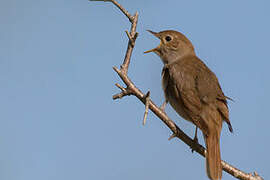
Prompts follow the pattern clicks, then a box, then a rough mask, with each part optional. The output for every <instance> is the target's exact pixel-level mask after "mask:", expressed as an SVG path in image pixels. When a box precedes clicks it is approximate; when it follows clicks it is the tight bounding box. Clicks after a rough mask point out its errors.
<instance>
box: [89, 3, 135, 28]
mask: <svg viewBox="0 0 270 180" xmlns="http://www.w3.org/2000/svg"><path fill="white" fill-rule="evenodd" d="M89 1H104V2H111V3H113V4H114V5H115V6H116V7H118V9H120V11H122V13H123V14H124V15H126V16H127V18H128V19H129V21H130V22H131V23H132V22H133V20H134V17H133V16H132V15H131V14H129V12H128V11H127V10H125V9H124V8H123V7H122V6H121V5H120V4H119V3H118V2H116V1H115V0H89Z"/></svg>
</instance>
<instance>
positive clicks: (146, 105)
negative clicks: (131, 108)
mask: <svg viewBox="0 0 270 180" xmlns="http://www.w3.org/2000/svg"><path fill="white" fill-rule="evenodd" d="M143 98H144V99H145V111H144V115H143V125H145V124H146V118H147V115H148V111H149V102H150V91H148V92H147V93H146V95H145V96H144V97H143Z"/></svg>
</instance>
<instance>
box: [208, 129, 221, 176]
mask: <svg viewBox="0 0 270 180" xmlns="http://www.w3.org/2000/svg"><path fill="white" fill-rule="evenodd" d="M219 136H220V132H215V133H213V132H212V133H209V134H208V135H207V136H204V139H205V144H206V149H207V153H206V172H207V175H208V177H209V178H210V179H212V180H221V178H222V166H221V158H220V146H219Z"/></svg>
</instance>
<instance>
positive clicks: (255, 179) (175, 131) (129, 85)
mask: <svg viewBox="0 0 270 180" xmlns="http://www.w3.org/2000/svg"><path fill="white" fill-rule="evenodd" d="M89 1H104V2H111V3H113V4H114V5H115V6H116V7H118V8H119V9H120V10H121V11H122V13H123V14H124V15H125V16H126V17H127V18H128V19H129V21H130V23H131V29H130V31H129V32H128V31H125V32H126V34H127V37H128V39H129V42H128V46H127V50H126V55H125V58H124V61H123V63H122V65H121V68H120V69H118V68H116V67H113V69H114V71H115V72H116V73H117V74H118V75H119V77H120V78H121V79H122V81H123V82H124V83H125V85H126V88H124V87H123V86H121V85H120V84H118V83H117V84H116V86H117V87H118V88H119V89H120V90H121V92H120V93H119V94H116V95H114V96H113V99H120V98H122V97H124V96H127V95H134V96H136V97H137V98H138V99H139V100H140V101H141V102H142V103H143V104H145V106H146V107H145V113H144V118H143V124H145V122H146V117H147V114H148V109H150V110H151V111H152V112H153V113H154V114H155V115H156V116H157V117H159V119H161V120H162V121H163V123H165V124H166V125H167V126H168V127H169V128H170V129H171V131H172V135H171V136H170V138H169V140H170V139H172V138H175V137H177V138H179V139H180V140H182V141H183V142H184V143H185V144H187V145H188V146H190V147H191V148H192V149H193V150H194V151H196V152H197V153H199V154H200V155H202V156H204V157H205V153H206V151H205V148H204V147H203V146H202V145H200V144H198V143H197V142H196V141H194V140H193V139H191V138H190V137H189V136H188V135H186V134H185V133H184V132H183V131H182V130H181V129H180V128H179V127H178V126H177V125H176V124H175V123H174V121H172V120H171V119H170V118H169V117H168V116H167V115H166V113H165V112H164V111H163V110H162V108H159V107H158V106H157V105H155V104H154V103H153V101H152V100H151V99H150V92H149V91H148V92H147V94H143V93H142V92H141V90H140V89H138V88H137V87H136V86H135V84H134V83H133V82H132V81H131V80H130V78H129V77H128V75H127V72H128V67H129V64H130V58H131V55H132V51H133V48H134V46H135V41H136V38H137V36H138V33H137V32H136V27H137V22H138V13H137V12H136V13H135V15H131V14H130V13H129V12H128V11H127V10H125V9H124V8H123V7H122V6H121V5H120V4H119V3H118V2H116V1H115V0H89ZM222 168H223V170H224V171H225V172H227V173H229V174H231V175H232V176H234V177H235V178H238V179H241V180H263V178H262V177H261V176H259V175H258V174H257V173H256V172H254V174H251V173H245V172H243V171H241V170H239V169H237V168H235V167H233V166H232V165H230V164H228V163H226V162H225V161H222Z"/></svg>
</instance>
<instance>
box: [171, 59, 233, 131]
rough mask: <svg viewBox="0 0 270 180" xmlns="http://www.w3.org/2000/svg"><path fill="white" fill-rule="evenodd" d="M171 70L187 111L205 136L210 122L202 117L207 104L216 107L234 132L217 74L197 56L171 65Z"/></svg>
mask: <svg viewBox="0 0 270 180" xmlns="http://www.w3.org/2000/svg"><path fill="white" fill-rule="evenodd" d="M169 69H170V71H169V72H170V77H171V79H172V81H173V82H174V84H175V86H176V88H177V90H178V92H179V95H180V97H181V99H182V102H183V104H184V107H185V111H186V112H187V113H188V114H189V116H190V117H191V118H192V121H193V123H194V124H195V125H196V126H198V127H199V128H200V129H201V130H202V131H203V133H204V134H207V132H208V126H207V124H208V123H207V121H208V120H207V119H206V118H204V117H202V111H203V106H204V105H207V104H208V105H210V104H211V106H212V107H214V106H215V107H216V110H218V111H219V113H220V114H221V116H222V117H223V119H224V120H225V121H226V122H227V124H228V126H229V129H230V131H232V127H231V124H230V121H229V111H228V107H227V100H226V96H225V95H224V94H223V92H222V90H221V87H220V85H219V82H218V80H217V78H216V76H215V74H214V73H213V72H212V71H211V70H210V69H209V68H208V67H207V66H206V65H205V64H204V63H203V62H202V61H201V60H200V59H198V58H197V57H196V56H193V57H187V58H185V59H181V60H180V61H178V62H175V63H173V64H171V65H170V66H169Z"/></svg>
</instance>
